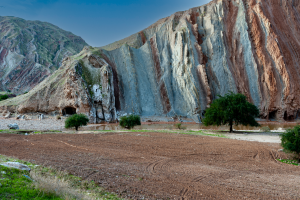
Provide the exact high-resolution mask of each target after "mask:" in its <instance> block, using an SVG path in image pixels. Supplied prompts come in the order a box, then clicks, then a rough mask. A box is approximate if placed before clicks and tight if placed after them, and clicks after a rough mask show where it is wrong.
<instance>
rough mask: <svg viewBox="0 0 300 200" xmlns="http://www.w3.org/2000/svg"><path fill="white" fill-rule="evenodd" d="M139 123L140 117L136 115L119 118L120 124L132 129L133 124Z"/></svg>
mask: <svg viewBox="0 0 300 200" xmlns="http://www.w3.org/2000/svg"><path fill="white" fill-rule="evenodd" d="M137 125H141V118H140V116H138V115H129V116H123V117H121V120H120V126H122V127H123V128H127V129H132V128H133V127H134V126H137Z"/></svg>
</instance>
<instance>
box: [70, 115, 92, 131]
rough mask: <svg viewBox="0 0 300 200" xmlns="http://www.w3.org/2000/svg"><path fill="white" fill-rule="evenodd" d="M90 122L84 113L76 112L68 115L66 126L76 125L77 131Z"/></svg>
mask: <svg viewBox="0 0 300 200" xmlns="http://www.w3.org/2000/svg"><path fill="white" fill-rule="evenodd" d="M88 122H89V118H88V117H87V116H86V115H84V114H75V115H72V116H70V117H68V118H67V119H66V121H65V128H72V127H75V129H76V131H78V127H80V126H86V125H87V123H88Z"/></svg>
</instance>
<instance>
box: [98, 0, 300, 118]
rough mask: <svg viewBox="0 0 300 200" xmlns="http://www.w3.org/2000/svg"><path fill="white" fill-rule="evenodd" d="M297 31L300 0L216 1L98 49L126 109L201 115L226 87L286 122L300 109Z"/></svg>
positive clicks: (299, 39)
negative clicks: (110, 68)
mask: <svg viewBox="0 0 300 200" xmlns="http://www.w3.org/2000/svg"><path fill="white" fill-rule="evenodd" d="M299 28H300V3H299V1H292V0H287V1H281V0H265V1H261V0H244V1H242V0H218V1H217V0H215V1H212V2H211V3H209V4H207V5H204V6H201V7H197V8H193V9H190V10H188V11H185V12H178V13H175V14H174V15H172V16H170V17H168V18H165V19H162V20H160V21H159V22H157V23H156V24H154V25H152V26H150V27H149V28H147V29H145V30H143V31H142V32H140V33H138V34H135V35H133V36H131V37H129V38H127V39H124V40H122V41H120V42H125V43H126V44H129V45H126V44H125V45H123V46H121V47H118V46H116V44H114V45H108V46H106V47H103V49H105V50H103V53H104V54H105V55H106V56H107V58H108V60H110V61H111V62H113V63H114V66H115V68H116V71H117V73H118V78H119V81H120V84H119V85H120V88H121V90H120V91H121V92H120V97H119V99H120V107H121V110H125V111H126V112H136V113H139V114H141V115H182V116H189V117H194V118H198V116H199V117H200V118H201V115H203V113H204V110H205V109H206V108H207V106H208V105H209V104H210V103H211V102H212V100H213V99H215V98H217V95H224V94H226V93H227V92H229V91H233V92H239V93H243V94H245V95H246V96H247V97H248V100H249V101H251V102H252V103H253V104H255V105H256V106H258V107H259V109H260V112H261V117H262V118H276V119H285V120H290V119H295V118H296V117H298V110H299V108H300V101H299V100H300V95H299V91H300V90H299V79H300V76H299V73H300V68H299V58H300V57H299V55H298V53H299V48H300V34H299V30H300V29H299ZM117 44H118V43H117ZM197 115H198V116H197Z"/></svg>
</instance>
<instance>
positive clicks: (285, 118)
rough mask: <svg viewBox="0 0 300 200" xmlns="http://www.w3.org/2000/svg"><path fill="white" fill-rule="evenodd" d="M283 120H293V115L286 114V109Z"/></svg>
mask: <svg viewBox="0 0 300 200" xmlns="http://www.w3.org/2000/svg"><path fill="white" fill-rule="evenodd" d="M284 120H285V121H292V120H294V116H293V115H288V114H287V111H285V112H284Z"/></svg>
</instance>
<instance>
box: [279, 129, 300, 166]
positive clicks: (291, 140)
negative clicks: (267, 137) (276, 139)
mask: <svg viewBox="0 0 300 200" xmlns="http://www.w3.org/2000/svg"><path fill="white" fill-rule="evenodd" d="M280 136H281V146H282V147H283V148H284V149H285V150H286V151H288V152H291V153H295V154H296V155H297V158H298V161H299V162H300V126H299V125H298V126H295V127H294V128H293V129H288V130H286V131H285V133H283V134H281V135H280Z"/></svg>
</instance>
